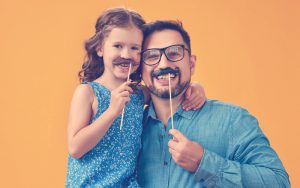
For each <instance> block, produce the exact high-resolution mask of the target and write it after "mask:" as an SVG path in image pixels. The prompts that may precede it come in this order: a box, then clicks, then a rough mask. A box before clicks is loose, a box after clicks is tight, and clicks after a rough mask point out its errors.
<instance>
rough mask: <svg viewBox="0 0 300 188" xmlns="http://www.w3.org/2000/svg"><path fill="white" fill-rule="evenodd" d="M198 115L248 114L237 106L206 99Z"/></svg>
mask: <svg viewBox="0 0 300 188" xmlns="http://www.w3.org/2000/svg"><path fill="white" fill-rule="evenodd" d="M199 113H210V114H211V113H213V114H214V113H216V114H220V113H221V114H224V115H233V114H240V113H248V111H247V110H246V109H245V108H243V107H241V106H238V105H235V104H232V103H228V102H223V101H220V100H215V99H207V100H206V102H205V104H204V105H203V107H202V108H201V109H200V111H199Z"/></svg>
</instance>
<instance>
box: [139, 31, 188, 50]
mask: <svg viewBox="0 0 300 188" xmlns="http://www.w3.org/2000/svg"><path fill="white" fill-rule="evenodd" d="M175 44H184V41H183V38H182V36H181V35H180V33H179V32H178V31H175V30H170V29H166V30H162V31H155V32H153V33H152V34H151V35H149V36H148V37H147V38H146V39H145V42H144V46H143V48H144V49H149V48H164V47H167V46H171V45H175Z"/></svg>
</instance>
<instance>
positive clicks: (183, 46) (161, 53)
mask: <svg viewBox="0 0 300 188" xmlns="http://www.w3.org/2000/svg"><path fill="white" fill-rule="evenodd" d="M173 46H180V47H181V48H183V51H184V50H186V51H188V52H189V53H190V52H191V50H190V49H188V48H186V47H185V45H184V44H173V45H171V46H167V47H164V48H149V49H146V50H143V51H142V52H141V59H142V62H143V63H144V64H145V65H148V66H154V65H157V64H159V62H160V60H161V56H162V55H163V54H164V55H165V57H166V58H167V60H168V61H171V62H177V61H181V60H182V59H183V58H184V54H185V53H184V52H183V54H182V58H181V59H179V60H176V61H173V60H170V59H169V58H168V56H167V55H166V49H167V48H170V47H173ZM149 50H158V51H159V52H160V57H159V60H158V61H157V63H155V64H148V63H146V62H145V61H144V58H143V54H144V52H146V51H149Z"/></svg>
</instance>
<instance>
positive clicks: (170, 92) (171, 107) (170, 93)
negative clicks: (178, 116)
mask: <svg viewBox="0 0 300 188" xmlns="http://www.w3.org/2000/svg"><path fill="white" fill-rule="evenodd" d="M169 95H170V109H171V123H172V129H174V121H173V105H172V90H171V74H170V73H169Z"/></svg>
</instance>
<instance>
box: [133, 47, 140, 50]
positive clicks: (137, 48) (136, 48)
mask: <svg viewBox="0 0 300 188" xmlns="http://www.w3.org/2000/svg"><path fill="white" fill-rule="evenodd" d="M131 49H132V50H135V51H141V49H140V48H139V47H132V48H131Z"/></svg>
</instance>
